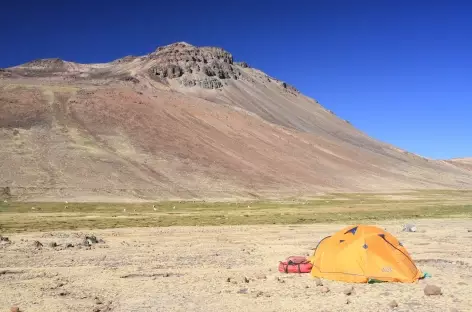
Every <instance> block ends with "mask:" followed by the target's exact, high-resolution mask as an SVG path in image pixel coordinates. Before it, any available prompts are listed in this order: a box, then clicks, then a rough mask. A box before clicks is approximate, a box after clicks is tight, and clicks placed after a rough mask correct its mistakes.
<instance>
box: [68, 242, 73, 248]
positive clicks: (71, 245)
mask: <svg viewBox="0 0 472 312" xmlns="http://www.w3.org/2000/svg"><path fill="white" fill-rule="evenodd" d="M73 247H74V245H73V244H71V243H68V244H67V245H66V248H73Z"/></svg>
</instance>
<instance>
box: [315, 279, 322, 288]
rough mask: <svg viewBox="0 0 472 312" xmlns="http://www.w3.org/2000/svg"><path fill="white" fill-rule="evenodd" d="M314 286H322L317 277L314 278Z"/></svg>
mask: <svg viewBox="0 0 472 312" xmlns="http://www.w3.org/2000/svg"><path fill="white" fill-rule="evenodd" d="M315 284H316V286H323V282H322V281H321V280H320V279H319V278H315Z"/></svg>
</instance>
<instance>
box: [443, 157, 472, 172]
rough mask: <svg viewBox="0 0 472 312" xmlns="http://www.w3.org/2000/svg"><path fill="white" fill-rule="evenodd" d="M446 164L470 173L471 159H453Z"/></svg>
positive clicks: (471, 167)
mask: <svg viewBox="0 0 472 312" xmlns="http://www.w3.org/2000/svg"><path fill="white" fill-rule="evenodd" d="M448 162H450V163H451V164H454V165H456V166H458V167H461V168H464V169H467V170H470V171H472V158H454V159H451V160H449V161H448Z"/></svg>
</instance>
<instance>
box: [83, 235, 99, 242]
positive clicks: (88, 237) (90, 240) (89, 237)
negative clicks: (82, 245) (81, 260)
mask: <svg viewBox="0 0 472 312" xmlns="http://www.w3.org/2000/svg"><path fill="white" fill-rule="evenodd" d="M85 240H87V241H88V242H89V243H90V244H97V243H98V239H97V238H96V237H95V235H91V236H85Z"/></svg>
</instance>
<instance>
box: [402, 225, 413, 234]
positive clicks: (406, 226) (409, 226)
mask: <svg viewBox="0 0 472 312" xmlns="http://www.w3.org/2000/svg"><path fill="white" fill-rule="evenodd" d="M402 231H403V232H416V231H417V229H416V225H414V224H405V226H404V227H403V230H402Z"/></svg>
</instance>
